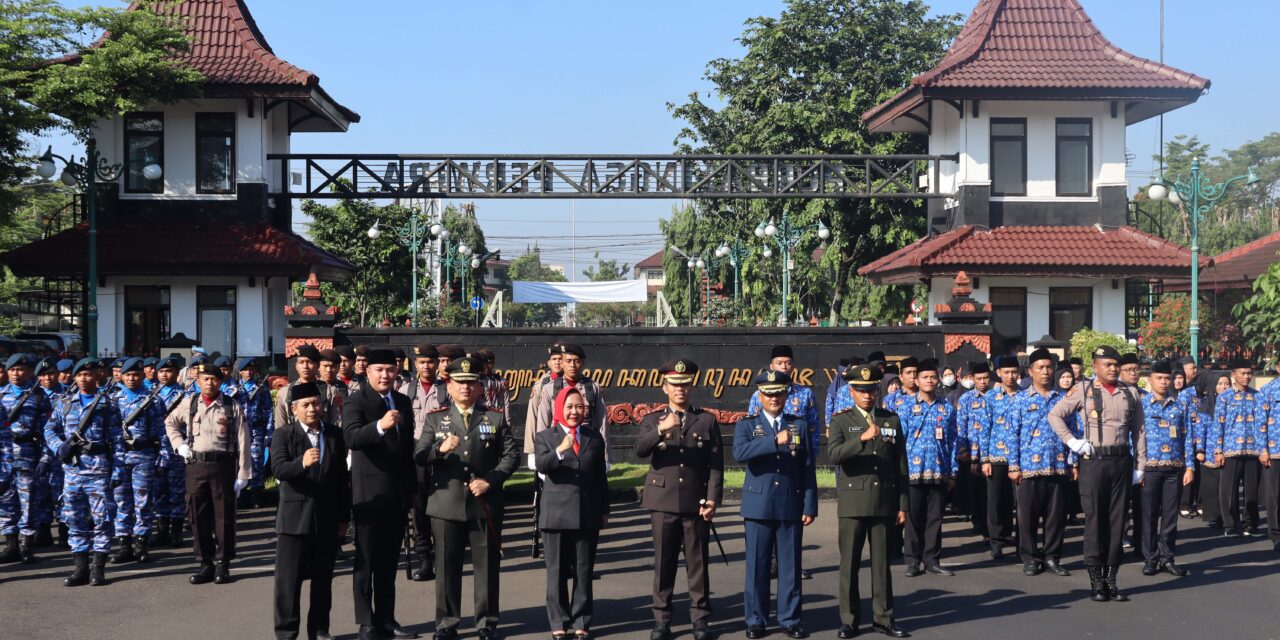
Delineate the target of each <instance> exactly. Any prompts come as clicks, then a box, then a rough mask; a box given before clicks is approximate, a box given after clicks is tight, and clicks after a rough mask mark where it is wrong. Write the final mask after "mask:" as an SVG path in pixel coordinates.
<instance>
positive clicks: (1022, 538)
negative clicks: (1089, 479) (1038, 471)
mask: <svg viewBox="0 0 1280 640" xmlns="http://www.w3.org/2000/svg"><path fill="white" fill-rule="evenodd" d="M1068 481H1069V480H1068V479H1067V478H1066V477H1065V476H1036V477H1032V478H1023V479H1022V482H1020V483H1018V488H1017V492H1018V555H1019V556H1020V557H1021V558H1022V562H1023V563H1024V564H1025V563H1030V562H1036V561H1039V560H1044V559H1046V558H1051V559H1053V560H1057V559H1059V558H1061V557H1062V532H1063V529H1064V528H1065V526H1066V521H1067V514H1066V509H1065V506H1066V505H1065V502H1064V500H1063V497H1064V495H1065V494H1066V486H1067V482H1068ZM1041 521H1043V522H1044V549H1043V550H1041V549H1040V548H1039V546H1038V545H1037V540H1038V539H1039V536H1038V535H1037V534H1038V532H1039V530H1040V523H1041Z"/></svg>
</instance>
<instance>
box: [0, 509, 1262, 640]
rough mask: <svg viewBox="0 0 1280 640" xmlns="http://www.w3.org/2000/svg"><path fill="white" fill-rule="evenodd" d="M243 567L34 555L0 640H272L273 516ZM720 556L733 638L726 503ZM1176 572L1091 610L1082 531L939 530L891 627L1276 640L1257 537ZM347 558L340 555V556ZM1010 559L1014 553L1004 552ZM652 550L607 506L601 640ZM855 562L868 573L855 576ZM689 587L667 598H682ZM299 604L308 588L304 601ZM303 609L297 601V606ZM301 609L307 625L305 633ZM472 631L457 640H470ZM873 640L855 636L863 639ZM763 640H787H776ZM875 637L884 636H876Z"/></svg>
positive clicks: (822, 558) (822, 538)
mask: <svg viewBox="0 0 1280 640" xmlns="http://www.w3.org/2000/svg"><path fill="white" fill-rule="evenodd" d="M834 512H835V505H834V504H833V503H832V502H829V501H824V502H823V503H822V504H821V506H820V510H819V517H818V519H817V521H816V522H815V523H814V524H813V525H812V526H810V527H809V528H808V529H806V531H805V556H804V560H805V566H806V567H807V568H809V569H810V570H811V571H812V572H813V576H814V577H813V580H809V581H805V582H804V583H803V589H804V607H805V616H804V620H805V625H806V627H807V628H808V629H809V631H810V633H811V634H812V635H813V636H815V637H827V638H834V637H835V630H836V629H837V628H838V627H839V626H840V622H839V618H838V616H837V614H836V595H835V594H836V592H837V591H836V588H837V587H836V577H837V575H838V569H837V567H838V561H839V558H838V550H837V546H836V540H835V538H836V526H835V524H836V523H835V521H834V518H833V515H834ZM529 515H530V512H529V510H528V509H527V508H517V509H513V510H512V513H511V514H510V516H511V517H509V519H508V523H509V524H508V531H507V532H506V535H505V543H506V557H507V559H506V560H505V561H504V563H503V574H502V576H503V583H502V627H501V631H502V633H503V634H504V636H505V637H507V638H545V637H546V636H547V633H548V626H547V619H546V614H545V608H544V603H545V593H546V592H545V576H546V573H545V570H544V567H543V565H542V561H541V560H533V559H531V558H530V557H529V536H528V533H529V526H530V522H529ZM241 516H242V517H241V524H240V531H241V532H242V535H241V546H240V549H241V551H240V554H241V557H240V559H238V560H237V561H236V563H235V564H234V565H233V568H234V570H233V573H234V575H235V577H236V579H237V580H236V582H235V583H234V584H230V585H213V584H209V585H204V586H199V587H196V586H191V585H189V584H188V583H187V575H188V574H189V573H190V572H191V571H192V570H193V563H192V561H191V556H190V550H189V549H181V550H177V549H173V550H171V549H163V550H160V551H159V552H158V553H157V554H156V555H157V561H156V562H155V563H153V564H151V565H145V566H144V565H130V566H128V567H127V568H120V567H118V566H114V565H112V566H109V568H108V578H110V579H111V580H112V584H111V585H110V586H106V587H98V588H94V587H88V586H85V587H79V588H75V589H68V588H66V587H64V586H62V578H63V576H64V575H66V573H68V572H69V570H70V566H71V563H70V559H69V556H68V555H67V554H66V553H53V552H52V551H51V550H44V552H43V553H40V554H39V555H40V556H41V558H42V561H41V562H40V563H38V564H36V565H33V566H23V565H4V566H0V637H6V638H68V637H75V638H77V639H83V638H193V639H195V638H211V639H212V638H236V639H239V638H270V637H272V635H271V634H272V631H271V626H272V619H271V597H272V595H271V594H272V581H271V578H272V561H273V551H274V542H273V536H272V534H271V525H272V521H273V518H274V510H272V509H258V510H254V511H249V512H243V513H242V514H241ZM717 522H718V523H719V529H720V537H721V540H722V541H723V543H724V546H725V551H726V552H727V554H728V560H729V564H728V566H725V565H724V564H723V563H722V562H721V561H720V559H719V556H718V554H716V553H715V546H714V544H713V545H712V552H713V554H715V560H716V564H715V565H714V567H713V568H712V574H711V584H712V587H713V589H714V596H713V606H714V608H715V616H714V620H715V630H716V631H717V632H718V633H720V634H722V635H723V636H725V637H733V638H741V637H743V636H742V631H743V624H742V619H741V615H742V581H743V568H744V564H743V555H742V550H743V533H742V525H741V520H740V519H738V518H737V510H736V506H735V505H727V506H726V507H725V509H724V511H722V512H721V514H720V515H719V517H718V518H717ZM1181 527H1182V529H1183V530H1182V531H1181V532H1180V540H1179V549H1178V551H1179V561H1180V563H1181V564H1182V565H1183V566H1184V567H1186V568H1188V569H1190V570H1191V572H1192V573H1191V575H1190V576H1188V577H1186V578H1181V579H1178V578H1172V577H1169V576H1165V575H1159V576H1156V577H1151V578H1148V577H1144V576H1142V575H1141V573H1140V572H1139V570H1140V568H1141V564H1140V563H1138V562H1137V561H1135V560H1131V561H1130V562H1129V563H1128V564H1126V565H1125V566H1124V568H1122V570H1121V574H1120V586H1121V588H1122V589H1123V590H1124V591H1126V592H1127V593H1128V594H1129V596H1130V597H1131V598H1132V601H1131V602H1128V603H1093V602H1090V601H1089V600H1088V598H1087V596H1088V579H1087V577H1086V576H1085V574H1084V568H1083V566H1082V565H1081V563H1080V552H1081V551H1080V528H1079V527H1078V526H1076V527H1071V528H1069V529H1068V532H1067V533H1068V545H1067V549H1066V560H1067V567H1068V568H1069V569H1071V570H1072V571H1073V575H1072V576H1071V577H1065V578H1060V577H1056V576H1052V575H1048V574H1043V575H1040V576H1037V577H1034V578H1029V577H1026V576H1023V575H1022V571H1021V565H1020V564H1019V563H1018V561H1017V560H1016V559H1015V558H1014V557H1013V555H1012V553H1010V554H1007V555H1006V558H1005V559H1004V560H1003V561H1001V562H999V563H996V562H993V561H991V560H990V558H989V556H988V555H987V554H986V553H985V549H984V548H983V547H982V545H981V544H980V540H979V539H978V538H977V537H976V536H974V535H972V534H971V533H970V531H969V529H968V527H967V525H964V524H961V523H960V522H959V520H958V519H956V518H948V523H947V527H946V536H945V540H944V564H945V565H947V566H949V567H951V568H953V569H955V570H956V572H957V575H956V576H955V577H939V576H932V575H925V576H921V577H918V578H912V579H907V578H905V577H904V576H903V571H904V569H903V567H902V566H901V564H898V565H896V566H895V567H894V577H893V581H894V588H895V591H896V594H897V603H896V605H897V618H898V621H899V623H900V624H901V625H902V626H903V627H904V628H906V629H907V630H909V631H911V632H912V633H913V635H914V636H915V637H917V638H947V639H948V640H959V639H963V638H983V639H989V638H992V637H1002V638H1039V637H1072V638H1090V637H1097V638H1121V637H1134V638H1195V637H1226V638H1251V639H1258V638H1277V637H1280V627H1277V626H1276V625H1275V613H1276V610H1277V608H1280V571H1278V568H1280V554H1277V553H1276V552H1275V551H1273V550H1272V547H1271V544H1270V543H1269V542H1267V541H1266V540H1265V539H1258V538H1243V539H1225V538H1222V537H1221V535H1219V532H1218V531H1216V530H1211V529H1208V528H1206V527H1204V526H1203V525H1201V524H1200V523H1199V522H1198V521H1196V522H1193V521H1189V520H1183V521H1182V523H1181ZM347 549H348V551H349V549H350V547H348V548H347ZM1010 551H1012V550H1010ZM652 554H653V547H652V544H651V541H650V536H649V530H648V516H647V513H646V512H644V511H642V510H640V509H639V508H638V507H637V506H636V505H615V511H614V517H613V518H612V521H611V522H610V525H609V528H608V529H607V531H606V533H605V535H604V536H603V537H602V541H601V551H600V556H599V563H598V566H597V569H598V572H599V573H600V580H599V581H598V582H597V583H596V624H595V625H594V629H593V632H594V634H595V636H597V637H605V636H607V637H610V638H618V639H631V638H637V639H644V638H648V634H649V630H650V629H651V627H652V617H651V615H650V610H649V605H650V603H651V598H650V595H649V594H650V585H651V582H652V575H653V574H652V560H651V557H652ZM865 564H866V563H865V562H864V566H865ZM683 579H684V578H683V573H682V574H681V577H680V578H679V579H678V581H677V593H678V594H681V593H682V590H683V584H682V581H683ZM862 582H863V586H862V589H863V597H864V614H863V619H864V621H866V622H865V623H864V624H869V622H870V618H871V616H870V603H869V602H866V601H865V600H866V598H867V597H868V595H869V590H870V586H869V583H868V580H867V577H866V572H865V571H864V572H863V576H862ZM464 585H465V590H466V593H464V596H463V603H464V604H463V612H464V614H469V613H470V612H471V604H470V603H471V595H470V593H471V586H470V572H469V571H468V574H467V577H466V578H464ZM397 588H398V602H397V618H398V619H399V621H400V622H401V623H402V624H403V625H405V626H406V627H409V628H410V629H412V630H415V631H418V632H420V633H422V634H424V637H429V634H430V633H431V630H432V620H431V618H432V617H433V611H434V588H433V585H432V583H430V582H427V583H414V582H408V581H406V580H404V578H403V574H402V575H401V577H400V578H399V579H398V581H397ZM350 593H351V561H350V554H349V553H348V554H347V555H346V558H345V559H344V560H340V561H339V566H338V576H337V577H336V578H335V583H334V608H333V612H332V625H331V631H333V632H334V633H335V634H341V635H342V636H345V637H348V638H352V637H354V634H355V630H356V627H355V624H354V622H353V614H352V605H351V596H350ZM304 594H305V587H304ZM304 602H305V595H304ZM687 602H688V601H687V599H686V598H684V597H683V595H679V596H678V598H677V602H676V607H677V613H676V618H675V621H674V622H675V625H676V626H675V630H676V632H677V634H679V636H680V637H682V638H688V637H691V636H690V634H689V622H688V613H687V608H686V607H687ZM305 619H306V617H305V604H304V614H303V620H304V621H305ZM470 625H471V621H470V619H469V618H467V619H464V621H463V627H462V631H463V637H470V638H473V637H475V636H474V629H473V628H472V627H471V626H470ZM868 630H869V628H868V627H865V626H864V628H863V631H864V634H865V632H867V631H868ZM771 637H772V638H785V636H783V635H782V634H780V633H778V632H776V630H775V632H774V633H773V635H772V636H771ZM874 637H881V636H874Z"/></svg>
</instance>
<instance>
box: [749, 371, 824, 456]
mask: <svg viewBox="0 0 1280 640" xmlns="http://www.w3.org/2000/svg"><path fill="white" fill-rule="evenodd" d="M782 411H783V412H784V413H787V414H789V415H793V416H796V417H797V418H800V419H802V420H804V422H805V424H808V425H813V428H812V430H811V433H810V434H809V438H810V439H812V441H813V442H811V443H810V445H809V446H810V447H811V448H812V449H813V450H814V451H817V450H818V448H819V447H821V446H822V433H821V430H820V429H818V425H820V424H822V423H821V422H819V419H820V417H819V416H818V405H817V403H815V402H814V399H813V389H811V388H809V387H801V386H797V385H794V384H793V385H791V390H790V391H788V392H787V404H785V405H783V407H782ZM761 412H762V410H761V409H760V392H758V391H757V392H756V393H753V394H751V402H750V403H749V404H748V405H747V415H752V416H754V415H759V414H760V413H761Z"/></svg>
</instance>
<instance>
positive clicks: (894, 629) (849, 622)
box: [827, 366, 910, 638]
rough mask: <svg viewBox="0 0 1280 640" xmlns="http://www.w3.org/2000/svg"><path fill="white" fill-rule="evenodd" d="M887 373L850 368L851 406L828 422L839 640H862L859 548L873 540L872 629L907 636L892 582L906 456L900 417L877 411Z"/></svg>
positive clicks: (904, 513)
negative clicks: (892, 542) (898, 619)
mask: <svg viewBox="0 0 1280 640" xmlns="http://www.w3.org/2000/svg"><path fill="white" fill-rule="evenodd" d="M883 377H884V374H883V373H881V372H880V370H879V369H876V368H873V367H868V366H857V367H849V368H848V369H846V370H845V372H844V379H845V381H846V382H848V383H849V390H850V391H851V392H852V396H853V403H854V406H853V407H851V408H849V409H846V410H844V411H841V412H840V413H837V414H835V415H833V416H832V417H831V423H830V426H829V430H830V431H829V433H827V457H828V458H829V459H830V460H831V463H832V464H834V465H836V467H837V469H838V470H837V472H836V493H837V497H838V503H837V510H836V516H837V517H838V518H839V520H840V527H839V536H840V622H841V623H842V626H841V627H840V630H839V631H838V632H837V633H836V635H837V636H839V637H840V638H852V637H854V636H856V635H858V614H859V612H860V608H861V601H860V598H859V595H858V566H859V565H860V564H861V563H862V545H863V544H864V543H865V542H867V541H868V540H870V541H871V596H872V613H873V614H874V617H875V620H874V622H873V624H872V625H871V629H872V630H873V631H875V632H877V633H882V634H884V635H887V636H890V637H893V638H905V637H907V636H908V635H910V634H908V633H907V632H906V631H903V630H902V629H901V628H900V627H898V625H897V624H896V623H895V622H894V620H893V584H892V582H891V579H890V577H889V539H890V531H891V528H892V527H894V526H895V525H901V524H902V523H903V522H905V521H906V518H907V450H906V440H905V439H904V438H903V435H902V431H901V427H899V425H898V416H897V415H896V414H894V413H893V412H892V411H888V410H885V409H881V408H879V407H878V406H877V405H876V400H877V398H876V393H877V391H878V390H879V385H880V380H881V379H882V378H883Z"/></svg>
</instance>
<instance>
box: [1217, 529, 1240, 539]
mask: <svg viewBox="0 0 1280 640" xmlns="http://www.w3.org/2000/svg"><path fill="white" fill-rule="evenodd" d="M1222 535H1224V536H1226V537H1228V538H1239V537H1240V536H1242V535H1244V534H1243V533H1240V530H1239V529H1227V530H1226V531H1223V532H1222Z"/></svg>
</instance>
